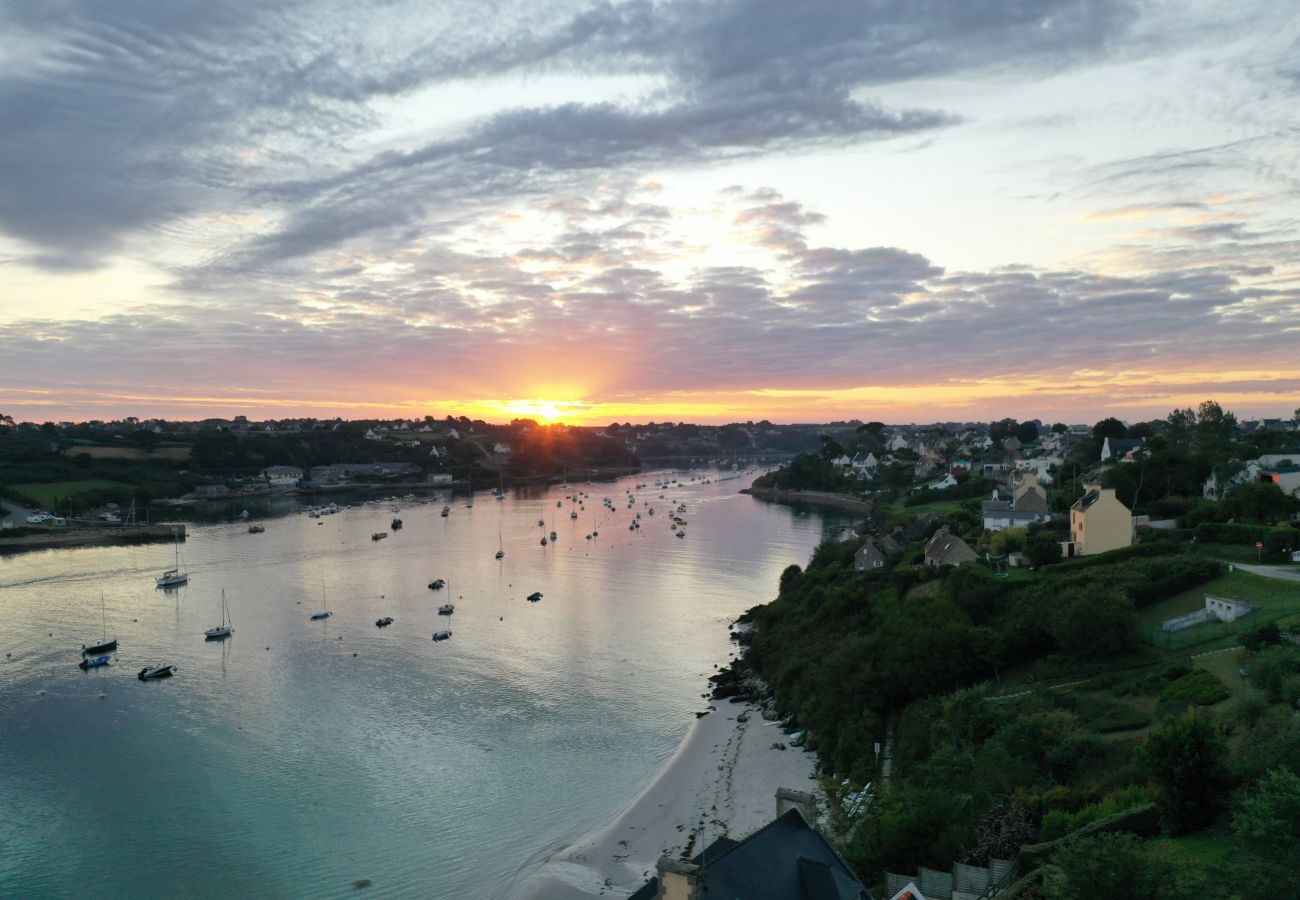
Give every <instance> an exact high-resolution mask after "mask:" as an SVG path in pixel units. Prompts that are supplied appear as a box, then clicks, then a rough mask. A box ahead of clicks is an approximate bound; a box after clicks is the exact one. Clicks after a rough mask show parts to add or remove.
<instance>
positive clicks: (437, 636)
mask: <svg viewBox="0 0 1300 900" xmlns="http://www.w3.org/2000/svg"><path fill="white" fill-rule="evenodd" d="M449 637H451V629H450V628H444V629H442V631H435V632H434V633H433V639H434V640H435V641H445V640H447V638H449Z"/></svg>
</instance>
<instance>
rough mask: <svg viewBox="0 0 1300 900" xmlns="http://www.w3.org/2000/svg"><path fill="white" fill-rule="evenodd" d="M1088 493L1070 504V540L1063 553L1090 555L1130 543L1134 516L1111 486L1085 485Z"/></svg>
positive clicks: (1131, 541)
mask: <svg viewBox="0 0 1300 900" xmlns="http://www.w3.org/2000/svg"><path fill="white" fill-rule="evenodd" d="M1084 490H1085V491H1086V492H1087V493H1085V494H1084V495H1083V496H1082V497H1080V498H1079V499H1078V500H1076V501H1074V505H1073V506H1071V507H1070V540H1068V541H1066V542H1065V543H1064V545H1063V546H1062V547H1061V551H1062V553H1063V554H1064V555H1065V556H1091V555H1093V554H1095V553H1105V552H1106V551H1107V550H1118V549H1119V548H1120V547H1127V546H1129V545H1130V544H1132V543H1133V515H1132V513H1130V512H1129V509H1128V507H1127V506H1125V505H1124V504H1123V503H1120V502H1119V500H1118V499H1117V498H1116V496H1115V489H1114V488H1104V487H1102V486H1101V485H1098V484H1085V485H1084Z"/></svg>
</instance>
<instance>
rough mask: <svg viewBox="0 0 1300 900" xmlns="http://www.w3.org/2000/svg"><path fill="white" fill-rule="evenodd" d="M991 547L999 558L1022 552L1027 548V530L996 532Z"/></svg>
mask: <svg viewBox="0 0 1300 900" xmlns="http://www.w3.org/2000/svg"><path fill="white" fill-rule="evenodd" d="M1053 543H1055V542H1053ZM989 546H990V548H991V549H992V550H993V552H994V553H996V554H998V555H999V556H1004V555H1006V554H1008V553H1015V552H1016V551H1018V550H1022V549H1023V548H1024V546H1025V529H1023V528H1004V529H1002V530H1001V531H998V532H995V533H994V535H993V537H991V538H990V539H989Z"/></svg>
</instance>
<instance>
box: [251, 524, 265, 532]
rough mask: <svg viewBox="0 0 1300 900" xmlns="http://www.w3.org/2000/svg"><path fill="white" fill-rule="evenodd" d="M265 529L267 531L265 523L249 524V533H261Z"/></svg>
mask: <svg viewBox="0 0 1300 900" xmlns="http://www.w3.org/2000/svg"><path fill="white" fill-rule="evenodd" d="M263 531H266V526H265V525H249V526H248V533H249V534H261V533H262V532H263Z"/></svg>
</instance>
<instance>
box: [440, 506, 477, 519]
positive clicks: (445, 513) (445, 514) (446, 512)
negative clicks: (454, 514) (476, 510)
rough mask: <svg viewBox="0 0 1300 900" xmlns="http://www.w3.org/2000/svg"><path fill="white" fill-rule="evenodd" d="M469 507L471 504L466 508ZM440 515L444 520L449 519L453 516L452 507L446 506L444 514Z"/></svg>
mask: <svg viewBox="0 0 1300 900" xmlns="http://www.w3.org/2000/svg"><path fill="white" fill-rule="evenodd" d="M468 505H469V504H466V506H468ZM438 515H440V516H442V517H443V518H444V519H445V518H447V517H448V516H449V515H451V507H450V506H444V507H443V508H442V512H440V513H438Z"/></svg>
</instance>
